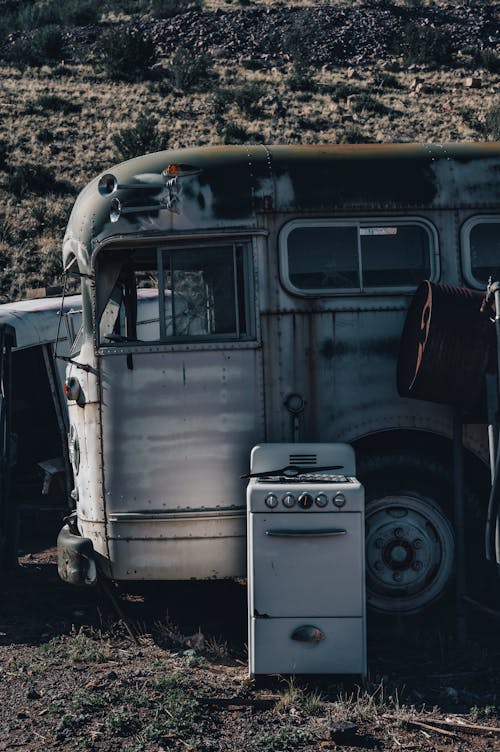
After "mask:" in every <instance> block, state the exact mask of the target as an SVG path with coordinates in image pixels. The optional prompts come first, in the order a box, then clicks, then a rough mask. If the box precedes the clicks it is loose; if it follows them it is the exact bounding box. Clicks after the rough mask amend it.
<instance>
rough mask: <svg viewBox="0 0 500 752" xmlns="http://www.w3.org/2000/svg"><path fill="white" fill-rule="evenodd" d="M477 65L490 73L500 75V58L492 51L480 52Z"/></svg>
mask: <svg viewBox="0 0 500 752" xmlns="http://www.w3.org/2000/svg"><path fill="white" fill-rule="evenodd" d="M479 63H480V65H481V66H482V67H483V68H485V69H486V70H488V71H490V72H491V73H500V57H499V56H498V55H497V54H496V52H495V51H494V50H491V49H485V50H481V51H480V53H479Z"/></svg>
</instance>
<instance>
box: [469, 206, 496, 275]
mask: <svg viewBox="0 0 500 752" xmlns="http://www.w3.org/2000/svg"><path fill="white" fill-rule="evenodd" d="M462 262H463V268H464V276H465V278H466V281H467V282H469V284H472V285H473V286H474V287H481V288H484V287H485V286H486V285H487V283H488V279H489V278H490V276H491V277H492V278H493V279H496V280H498V279H499V275H500V216H484V217H472V218H471V219H469V220H467V222H466V223H465V224H464V226H463V229H462Z"/></svg>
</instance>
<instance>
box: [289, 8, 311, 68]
mask: <svg viewBox="0 0 500 752" xmlns="http://www.w3.org/2000/svg"><path fill="white" fill-rule="evenodd" d="M318 34H319V29H317V27H316V25H315V24H314V23H311V17H310V16H309V15H307V14H303V13H300V12H299V13H298V14H296V15H295V16H294V17H293V20H292V22H291V23H290V24H289V25H288V26H287V27H285V28H284V30H283V34H282V38H281V47H282V49H283V52H285V53H286V54H287V55H288V57H289V58H290V60H291V62H292V63H293V64H294V65H296V66H297V67H298V68H305V67H309V65H310V64H311V50H314V49H315V47H316V45H315V41H316V38H317V36H318Z"/></svg>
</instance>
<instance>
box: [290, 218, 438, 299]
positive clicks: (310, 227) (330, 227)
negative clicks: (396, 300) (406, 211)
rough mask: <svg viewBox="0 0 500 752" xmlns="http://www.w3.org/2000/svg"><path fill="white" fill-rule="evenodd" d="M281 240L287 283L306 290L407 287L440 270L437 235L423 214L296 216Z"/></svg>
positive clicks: (329, 291) (433, 276) (295, 289)
mask: <svg viewBox="0 0 500 752" xmlns="http://www.w3.org/2000/svg"><path fill="white" fill-rule="evenodd" d="M279 242H280V268H281V274H282V279H283V281H284V283H285V286H288V287H290V289H291V290H292V292H302V293H303V294H305V295H312V294H315V295H321V294H326V295H328V294H335V293H336V292H340V293H363V292H368V293H369V292H371V291H373V292H376V291H379V290H388V291H392V290H397V289H400V290H404V291H406V290H412V289H415V288H416V287H417V286H418V284H419V283H420V282H421V281H422V280H423V279H427V278H431V279H436V278H437V274H438V268H437V267H438V263H437V235H436V233H435V231H434V228H433V227H432V225H431V224H430V222H426V221H425V220H423V219H420V218H415V219H409V218H408V219H406V218H405V219H399V218H398V219H392V220H391V219H388V218H383V217H381V218H377V219H375V220H368V219H366V218H359V219H356V220H350V219H349V220H348V219H345V220H333V219H332V220H323V219H321V220H320V219H318V220H316V219H312V220H307V219H305V220H292V221H291V222H289V223H287V224H286V225H285V226H284V227H283V230H282V232H281V234H280V241H279Z"/></svg>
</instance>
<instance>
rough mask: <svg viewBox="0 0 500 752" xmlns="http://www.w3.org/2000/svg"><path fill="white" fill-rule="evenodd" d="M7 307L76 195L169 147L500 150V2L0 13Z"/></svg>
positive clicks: (53, 250) (29, 5) (300, 1)
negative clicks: (459, 145) (120, 166)
mask: <svg viewBox="0 0 500 752" xmlns="http://www.w3.org/2000/svg"><path fill="white" fill-rule="evenodd" d="M1 11H3V13H2V15H1V16H0V57H1V60H0V68H1V74H2V87H1V88H0V262H1V264H2V276H1V279H0V297H1V299H3V300H7V299H12V298H16V297H21V296H23V295H24V294H25V293H26V291H27V290H28V289H29V288H33V287H37V286H50V285H53V284H60V271H61V269H60V250H59V249H60V241H61V238H62V235H63V232H64V226H65V223H66V220H67V216H68V212H69V210H70V207H71V204H72V202H73V200H74V196H75V194H76V192H77V191H78V190H79V189H81V188H82V187H83V185H84V184H85V183H86V182H87V181H88V180H89V179H90V178H91V177H93V176H94V175H95V174H97V173H98V172H99V171H101V170H102V169H105V168H107V167H108V166H110V165H111V164H112V163H113V162H115V161H117V160H121V159H125V158H129V157H131V156H134V155H136V154H138V153H141V152H145V151H154V150H156V149H160V148H165V147H167V146H183V145H186V146H187V145H193V144H210V143H211V144H213V143H242V142H246V141H251V142H262V141H265V142H270V143H318V142H330V143H332V142H344V143H345V142H348V143H356V142H367V141H376V142H393V141H421V142H425V141H434V142H436V141H438V142H442V141H454V140H485V139H489V140H492V139H500V100H499V91H500V24H499V15H500V13H499V11H500V4H498V3H493V2H491V3H490V2H482V3H481V2H471V1H470V0H469V2H463V3H460V2H457V3H448V4H446V3H443V2H433V3H424V2H419V1H418V0H404V1H403V0H401V1H400V2H396V1H395V2H393V3H389V2H380V0H365V2H364V4H363V3H356V2H350V3H347V2H345V4H342V3H341V2H340V1H337V2H335V0H333V1H332V2H329V3H325V2H323V3H321V4H317V5H315V6H312V5H309V4H308V3H307V2H306V0H297V1H296V2H291V3H290V4H289V5H285V4H283V3H280V2H275V3H266V2H265V0H263V1H261V2H250V0H245V1H244V2H243V0H240V2H239V3H236V2H229V1H228V0H226V1H225V2H223V1H222V0H206V2H205V3H202V2H201V0H142V1H141V0H124V2H113V3H111V2H106V1H105V2H102V3H97V2H96V0H82V1H81V2H75V0H60V2H58V3H55V2H53V0H44V2H43V3H42V2H33V1H32V0H22V2H20V3H18V2H14V1H13V0H0V12H1Z"/></svg>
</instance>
